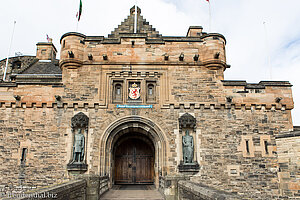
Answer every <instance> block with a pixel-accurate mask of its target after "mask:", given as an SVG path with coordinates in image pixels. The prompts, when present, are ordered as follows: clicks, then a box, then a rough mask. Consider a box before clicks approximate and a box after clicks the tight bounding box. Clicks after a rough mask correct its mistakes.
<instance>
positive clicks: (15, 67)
mask: <svg viewBox="0 0 300 200" xmlns="http://www.w3.org/2000/svg"><path fill="white" fill-rule="evenodd" d="M21 66H22V62H21V61H20V60H17V61H14V62H13V64H12V68H13V69H20V68H21Z"/></svg>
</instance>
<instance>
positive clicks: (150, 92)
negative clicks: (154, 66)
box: [148, 84, 154, 96]
mask: <svg viewBox="0 0 300 200" xmlns="http://www.w3.org/2000/svg"><path fill="white" fill-rule="evenodd" d="M153 90H154V85H152V84H149V85H148V95H149V96H153Z"/></svg>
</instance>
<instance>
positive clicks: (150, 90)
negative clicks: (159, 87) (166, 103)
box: [147, 81, 156, 103]
mask: <svg viewBox="0 0 300 200" xmlns="http://www.w3.org/2000/svg"><path fill="white" fill-rule="evenodd" d="M155 96H156V93H155V81H149V82H147V101H148V102H149V103H154V101H155Z"/></svg>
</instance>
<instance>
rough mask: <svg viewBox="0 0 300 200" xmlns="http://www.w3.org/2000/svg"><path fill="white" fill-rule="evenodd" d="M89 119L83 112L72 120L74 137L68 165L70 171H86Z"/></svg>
mask: <svg viewBox="0 0 300 200" xmlns="http://www.w3.org/2000/svg"><path fill="white" fill-rule="evenodd" d="M88 125H89V118H88V117H87V116H86V115H85V114H84V113H82V112H80V113H78V114H76V115H75V116H74V117H72V119H71V128H72V135H73V145H72V154H71V155H72V157H71V160H70V162H69V164H68V165H67V168H68V170H69V171H83V172H84V171H86V170H87V164H86V141H87V137H88Z"/></svg>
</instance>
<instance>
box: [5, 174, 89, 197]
mask: <svg viewBox="0 0 300 200" xmlns="http://www.w3.org/2000/svg"><path fill="white" fill-rule="evenodd" d="M86 188H87V183H86V181H85V180H83V179H81V180H73V181H70V182H67V183H62V184H59V185H54V186H50V187H48V188H41V189H38V190H36V191H28V192H26V193H21V194H15V195H14V196H12V198H5V199H4V200H33V199H57V200H66V199H80V200H86V199H87V198H86ZM11 195H12V194H11ZM20 196H22V197H20ZM19 197H20V198H19Z"/></svg>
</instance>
